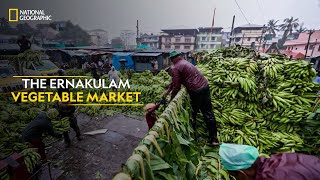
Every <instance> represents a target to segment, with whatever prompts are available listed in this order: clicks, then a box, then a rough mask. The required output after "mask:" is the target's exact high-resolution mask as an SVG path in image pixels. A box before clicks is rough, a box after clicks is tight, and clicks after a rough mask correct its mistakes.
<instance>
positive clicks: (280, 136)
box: [198, 57, 320, 154]
mask: <svg viewBox="0 0 320 180" xmlns="http://www.w3.org/2000/svg"><path fill="white" fill-rule="evenodd" d="M198 68H199V69H200V71H201V72H203V74H204V75H205V76H206V77H207V79H208V80H209V84H210V88H211V97H212V104H213V107H214V109H215V110H214V113H215V116H216V119H217V122H218V125H219V127H218V128H219V140H220V142H229V143H238V144H248V145H253V146H255V147H258V148H259V151H260V153H265V154H271V153H276V152H295V151H299V152H305V148H304V147H305V146H306V145H307V144H308V142H306V141H304V140H303V138H302V135H301V133H302V130H303V128H304V126H303V124H304V121H305V120H306V118H307V117H308V116H309V115H310V114H311V113H312V111H313V109H314V107H315V106H316V99H317V98H318V95H317V92H318V91H319V90H320V86H319V85H318V84H316V83H314V82H312V80H313V79H314V78H315V75H316V74H315V70H314V69H313V68H312V65H311V64H309V63H308V62H305V61H302V60H299V61H290V60H278V59H275V58H270V59H267V60H253V59H249V58H228V57H224V58H223V57H219V58H216V57H213V58H212V59H211V61H209V62H208V63H206V64H200V65H198ZM198 131H199V133H200V134H203V131H206V130H205V127H204V129H199V130H198ZM309 152H310V151H309ZM313 153H317V152H316V148H315V149H314V151H313Z"/></svg>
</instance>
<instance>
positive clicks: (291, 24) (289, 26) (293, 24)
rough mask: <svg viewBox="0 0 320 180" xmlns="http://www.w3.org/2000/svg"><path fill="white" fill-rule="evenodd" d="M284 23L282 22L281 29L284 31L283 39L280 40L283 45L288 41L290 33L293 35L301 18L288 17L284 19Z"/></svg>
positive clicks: (280, 44)
mask: <svg viewBox="0 0 320 180" xmlns="http://www.w3.org/2000/svg"><path fill="white" fill-rule="evenodd" d="M283 22H284V23H283V24H280V26H279V27H280V30H282V31H284V33H283V36H282V39H281V40H280V42H279V46H280V47H282V46H283V44H284V43H285V42H286V40H287V38H288V35H291V34H292V32H293V30H294V29H296V28H297V27H298V26H299V19H298V18H296V19H294V18H293V17H291V18H286V19H285V20H283Z"/></svg>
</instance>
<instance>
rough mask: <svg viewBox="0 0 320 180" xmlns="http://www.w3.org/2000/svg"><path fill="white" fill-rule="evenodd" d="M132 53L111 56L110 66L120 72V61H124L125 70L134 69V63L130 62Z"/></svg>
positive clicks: (118, 53)
mask: <svg viewBox="0 0 320 180" xmlns="http://www.w3.org/2000/svg"><path fill="white" fill-rule="evenodd" d="M132 54H133V53H128V52H117V53H113V54H112V65H113V66H114V68H115V69H116V70H117V71H119V70H120V62H119V61H120V60H122V59H125V60H127V62H126V63H125V66H126V69H134V63H133V60H132V57H131V55H132Z"/></svg>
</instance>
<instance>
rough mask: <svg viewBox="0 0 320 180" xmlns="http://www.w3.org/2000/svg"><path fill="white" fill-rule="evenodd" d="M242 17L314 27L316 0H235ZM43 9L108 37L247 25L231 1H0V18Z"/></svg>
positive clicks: (319, 25) (318, 12)
mask: <svg viewBox="0 0 320 180" xmlns="http://www.w3.org/2000/svg"><path fill="white" fill-rule="evenodd" d="M237 1H238V3H239V5H240V7H241V8H242V10H243V12H244V14H245V15H246V17H247V19H248V21H249V22H250V23H252V24H260V25H263V24H265V23H267V20H269V19H279V20H281V21H282V20H283V19H284V18H287V17H291V16H293V17H295V18H299V20H300V22H304V24H305V26H306V27H307V28H315V29H320V0H237ZM14 7H16V8H20V9H44V10H45V12H46V14H51V15H52V16H53V20H71V21H72V22H73V23H75V24H79V25H80V26H81V27H83V28H84V29H86V30H91V29H97V28H99V29H105V30H107V31H109V33H110V35H111V36H119V33H120V31H121V30H127V29H128V30H135V26H136V20H137V19H139V24H140V31H142V32H154V33H156V32H160V30H161V29H163V28H173V27H181V26H185V27H192V28H197V27H204V26H211V21H212V15H213V10H214V8H216V9H217V10H216V18H215V26H222V27H224V28H228V27H229V28H230V27H231V22H232V16H233V15H235V16H236V21H235V26H238V25H243V24H247V22H246V20H245V18H244V17H243V15H242V14H241V12H240V10H239V9H238V7H237V5H236V3H235V0H4V1H3V0H0V17H7V16H8V15H7V9H8V8H14Z"/></svg>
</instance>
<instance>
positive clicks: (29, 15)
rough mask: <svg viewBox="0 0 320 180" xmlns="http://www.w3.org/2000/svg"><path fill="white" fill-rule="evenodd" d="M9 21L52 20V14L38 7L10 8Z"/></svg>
mask: <svg viewBox="0 0 320 180" xmlns="http://www.w3.org/2000/svg"><path fill="white" fill-rule="evenodd" d="M8 13H9V22H18V21H51V20H52V16H51V15H47V14H46V13H45V12H44V10H36V9H20V10H19V9H18V8H10V9H9V11H8Z"/></svg>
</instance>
